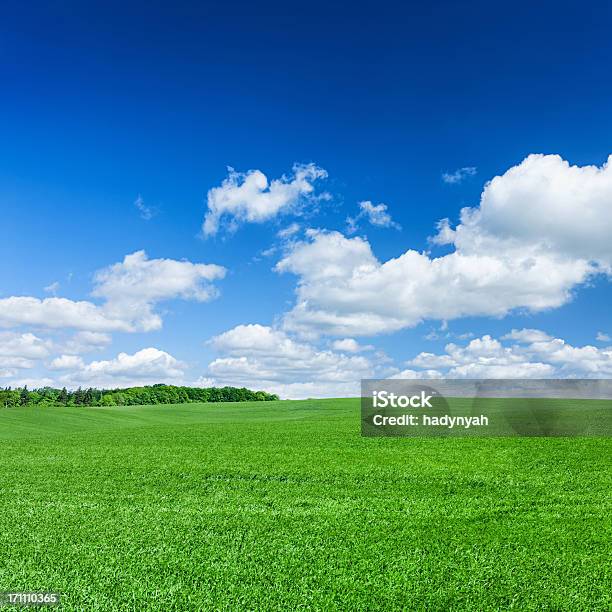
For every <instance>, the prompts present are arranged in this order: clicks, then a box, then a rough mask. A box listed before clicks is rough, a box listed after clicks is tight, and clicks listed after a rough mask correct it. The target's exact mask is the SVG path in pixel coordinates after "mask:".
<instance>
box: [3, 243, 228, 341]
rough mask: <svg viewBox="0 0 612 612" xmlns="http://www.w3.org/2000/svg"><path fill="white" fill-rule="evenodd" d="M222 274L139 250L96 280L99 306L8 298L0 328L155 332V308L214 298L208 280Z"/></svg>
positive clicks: (61, 300) (216, 269)
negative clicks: (175, 300) (167, 303)
mask: <svg viewBox="0 0 612 612" xmlns="http://www.w3.org/2000/svg"><path fill="white" fill-rule="evenodd" d="M225 272H226V270H225V268H223V267H221V266H217V265H214V264H199V263H198V264H195V263H191V262H189V261H177V260H173V259H149V258H148V257H147V255H146V253H145V252H144V251H136V252H135V253H132V254H131V255H126V257H125V258H124V260H123V261H122V262H119V263H116V264H114V265H112V266H109V267H108V268H105V269H103V270H100V271H99V272H98V273H97V274H96V275H95V278H94V282H95V287H94V291H93V295H94V297H99V298H103V300H104V303H103V304H102V305H97V304H94V303H93V302H90V301H73V300H69V299H66V298H58V297H52V298H45V299H42V300H41V299H38V298H34V297H25V296H12V297H8V298H3V299H0V327H16V326H19V325H28V326H37V327H49V328H74V329H79V330H85V331H93V332H111V331H124V332H132V331H150V330H154V329H159V328H160V327H161V325H162V320H161V317H160V315H159V314H157V313H156V312H155V311H154V306H155V304H157V303H158V302H160V301H163V300H169V299H173V298H182V299H187V300H197V301H201V302H204V301H208V300H211V299H213V298H214V297H216V296H217V290H216V288H215V287H214V285H213V284H212V281H214V280H217V279H221V278H223V277H224V275H225Z"/></svg>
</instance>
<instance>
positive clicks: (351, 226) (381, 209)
mask: <svg viewBox="0 0 612 612" xmlns="http://www.w3.org/2000/svg"><path fill="white" fill-rule="evenodd" d="M363 218H366V219H367V220H368V222H369V223H370V224H371V225H374V226H376V227H393V228H395V229H401V226H400V225H399V223H396V222H395V221H393V219H392V218H391V215H390V214H389V213H388V212H387V205H386V204H372V202H370V201H365V202H359V214H357V215H356V216H355V217H347V218H346V223H347V233H348V234H353V233H355V232H356V231H357V229H358V226H359V221H360V220H361V219H363Z"/></svg>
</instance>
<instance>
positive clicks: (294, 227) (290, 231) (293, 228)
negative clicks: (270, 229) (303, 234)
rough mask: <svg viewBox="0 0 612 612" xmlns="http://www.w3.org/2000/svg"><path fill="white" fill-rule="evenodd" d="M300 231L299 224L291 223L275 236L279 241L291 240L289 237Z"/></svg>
mask: <svg viewBox="0 0 612 612" xmlns="http://www.w3.org/2000/svg"><path fill="white" fill-rule="evenodd" d="M300 229H301V226H300V224H299V223H291V225H288V226H287V227H285V228H283V229H282V230H280V231H279V232H278V233H277V234H276V235H277V236H278V237H279V238H280V239H281V240H286V239H287V238H291V236H294V235H295V234H297V233H298V232H299V231H300Z"/></svg>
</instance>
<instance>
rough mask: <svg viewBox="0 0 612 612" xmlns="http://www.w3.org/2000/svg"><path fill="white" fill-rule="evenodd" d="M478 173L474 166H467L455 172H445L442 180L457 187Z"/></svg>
mask: <svg viewBox="0 0 612 612" xmlns="http://www.w3.org/2000/svg"><path fill="white" fill-rule="evenodd" d="M477 171H478V170H477V168H475V167H474V166H465V167H463V168H458V169H457V170H455V171H454V172H444V173H443V174H442V180H443V181H444V182H445V183H448V184H450V185H455V184H457V183H461V182H462V181H463V180H465V179H466V178H467V177H468V176H474V175H475V174H476V172H477Z"/></svg>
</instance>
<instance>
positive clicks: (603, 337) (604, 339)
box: [595, 331, 611, 342]
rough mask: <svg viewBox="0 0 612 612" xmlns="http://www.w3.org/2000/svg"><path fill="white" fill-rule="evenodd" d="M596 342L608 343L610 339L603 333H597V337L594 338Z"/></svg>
mask: <svg viewBox="0 0 612 612" xmlns="http://www.w3.org/2000/svg"><path fill="white" fill-rule="evenodd" d="M595 339H596V340H597V342H610V340H611V338H610V336H609V334H605V333H604V332H601V331H599V332H597V336H596V338H595Z"/></svg>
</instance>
